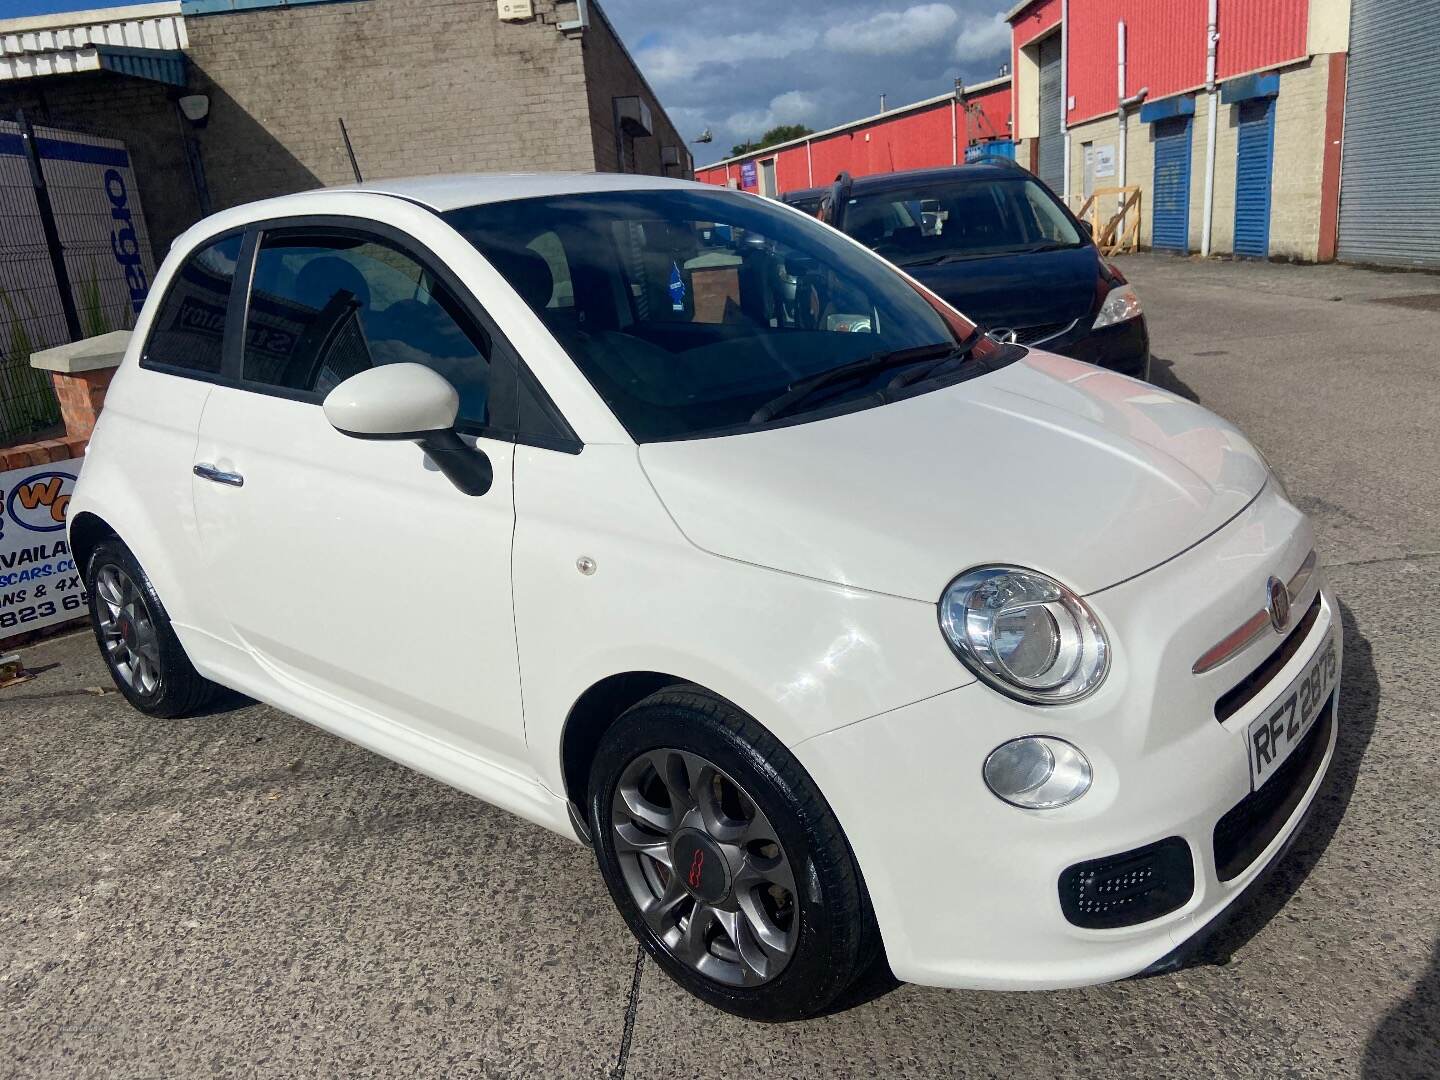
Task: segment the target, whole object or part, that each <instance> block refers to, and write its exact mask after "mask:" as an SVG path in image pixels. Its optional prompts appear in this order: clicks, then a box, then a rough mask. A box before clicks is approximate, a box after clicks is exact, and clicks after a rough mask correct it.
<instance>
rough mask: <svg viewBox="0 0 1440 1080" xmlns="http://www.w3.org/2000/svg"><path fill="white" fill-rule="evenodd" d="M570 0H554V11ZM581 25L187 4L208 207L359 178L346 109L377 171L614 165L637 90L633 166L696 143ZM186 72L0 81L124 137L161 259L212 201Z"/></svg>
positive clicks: (363, 6) (415, 0)
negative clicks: (622, 100) (192, 122)
mask: <svg viewBox="0 0 1440 1080" xmlns="http://www.w3.org/2000/svg"><path fill="white" fill-rule="evenodd" d="M557 6H558V8H559V10H558V11H557ZM590 10H591V27H590V29H589V30H588V31H587V32H585V33H584V34H573V33H572V34H564V33H561V32H560V31H559V30H557V29H556V23H557V22H564V21H568V20H571V19H573V18H574V17H575V14H576V11H575V4H574V2H573V0H535V13H536V14H535V18H533V19H530V20H527V21H525V22H520V23H506V22H501V21H500V20H499V19H498V18H497V16H496V6H495V4H494V2H493V0H358V2H354V3H334V4H313V5H299V6H294V7H272V8H259V9H250V10H241V11H232V12H226V13H223V14H215V15H191V16H187V18H186V30H187V32H188V35H189V39H190V43H189V46H188V47H187V49H186V54H187V56H188V57H189V60H190V81H191V87H190V89H191V90H192V91H193V92H197V93H205V94H209V95H210V99H211V104H210V118H209V121H208V123H207V125H206V126H205V127H204V128H202V129H200V130H198V131H197V132H195V138H196V139H197V141H198V143H199V145H200V147H201V152H202V156H203V160H204V166H205V174H206V179H207V181H208V185H209V189H210V196H211V202H212V207H213V209H216V210H219V209H223V208H225V207H228V206H234V205H238V204H239V203H243V202H248V201H250V200H252V199H259V198H265V197H267V196H272V195H279V194H285V193H289V192H293V191H302V190H306V189H309V188H315V187H321V186H324V185H328V184H344V183H350V182H352V181H353V179H354V175H353V173H352V171H351V168H350V161H349V158H348V156H347V155H346V152H345V144H344V141H343V139H342V137H341V134H340V125H339V119H340V118H341V117H343V118H344V119H345V123H346V126H347V127H348V129H349V132H350V139H351V142H352V143H353V145H354V148H355V155H356V157H357V159H358V160H359V163H360V168H361V170H362V172H363V174H364V176H365V177H366V178H367V179H378V178H382V177H387V176H413V175H417V174H432V173H445V172H467V171H468V172H493V171H550V170H578V171H590V170H594V169H597V168H598V169H601V170H613V169H615V168H616V156H615V134H614V125H613V113H612V105H611V101H612V99H613V98H614V97H616V96H624V95H630V94H638V95H640V96H642V97H644V98H645V100H646V101H647V103H648V104H649V106H650V109H651V112H652V114H653V116H654V121H655V128H656V133H655V136H654V137H651V138H642V139H636V140H629V141H627V154H629V153H633V154H634V160H633V162H627V164H630V165H631V168H632V169H635V168H637V167H638V171H641V172H649V173H661V172H662V171H663V172H669V173H670V174H671V175H679V174H680V172H681V170H678V169H676V168H674V167H672V168H670V169H668V170H662V168H661V165H660V152H661V147H662V146H671V145H673V146H678V147H681V148H682V149H683V148H684V146H685V143H684V140H683V139H682V138H681V137H680V136H679V134H678V133H677V132H676V131H675V129H674V127H673V126H672V125H671V123H670V121H669V119H668V118H667V117H666V116H665V113H664V111H663V110H662V109H661V107H660V103H659V101H658V100H657V99H656V98H655V96H654V93H653V92H652V91H651V90H650V88H649V87H648V86H647V85H646V84H645V81H644V79H643V77H642V76H641V75H640V73H639V71H638V70H637V69H636V68H635V65H634V62H633V61H632V60H631V58H630V56H629V54H628V53H627V52H626V51H625V47H624V45H623V44H622V43H621V42H620V40H619V38H618V37H617V35H616V34H615V32H614V30H613V28H612V27H611V26H610V24H609V23H608V22H607V21H606V19H605V16H604V14H603V12H601V11H600V9H599V7H598V5H597V4H595V3H593V2H592V4H591V8H590ZM174 93H175V90H174V88H172V87H167V86H164V85H161V84H159V83H154V82H148V81H145V80H140V79H132V78H127V77H125V76H121V75H116V74H113V73H110V72H96V73H93V74H84V75H65V76H53V77H47V78H39V79H32V80H24V81H23V82H19V83H15V84H6V85H3V86H0V114H3V115H8V114H10V113H13V111H14V110H15V108H16V107H17V106H23V107H24V108H25V109H26V111H27V113H29V114H30V117H31V119H32V120H33V121H35V122H36V123H46V124H53V125H55V126H57V127H68V128H74V129H78V130H82V131H91V132H94V133H96V134H104V135H109V136H111V137H115V138H121V139H124V140H125V142H126V144H127V146H128V147H129V148H130V153H131V157H132V158H133V160H134V164H135V171H136V177H137V180H138V183H139V187H140V198H141V201H142V204H143V206H144V208H145V214H146V219H147V221H148V223H149V226H150V234H151V241H152V247H153V249H154V255H155V256H156V260H155V261H156V262H157V263H158V262H159V261H160V259H161V258H163V256H164V254H165V252H166V251H167V250H168V249H169V247H170V243H171V241H172V240H173V239H174V238H175V237H176V236H177V235H178V234H179V233H180V232H182V231H184V229H186V228H188V227H189V226H190V225H191V224H193V223H194V222H195V221H196V220H198V219H199V217H200V205H199V201H198V199H197V197H196V195H195V192H194V189H193V185H192V182H191V179H190V173H189V167H188V165H187V163H186V158H185V150H184V145H183V142H182V136H181V129H180V126H179V123H180V122H179V120H178V118H177V117H176V114H175V108H174V105H173V104H172V103H171V100H170V99H171V98H172V97H173V96H174Z"/></svg>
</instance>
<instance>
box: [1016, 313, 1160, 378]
mask: <svg viewBox="0 0 1440 1080" xmlns="http://www.w3.org/2000/svg"><path fill="white" fill-rule="evenodd" d="M1035 347H1036V348H1039V349H1044V350H1045V351H1046V352H1053V353H1059V354H1060V355H1061V356H1068V357H1070V358H1071V359H1072V360H1083V361H1085V362H1086V363H1087V364H1094V365H1095V366H1096V367H1103V368H1109V369H1110V370H1111V371H1118V372H1120V374H1122V375H1130V376H1132V377H1134V378H1136V379H1146V380H1148V379H1149V378H1150V329H1149V327H1148V326H1147V325H1146V323H1145V316H1144V315H1140V316H1137V317H1136V318H1134V319H1127V320H1126V321H1125V322H1122V323H1116V324H1115V325H1113V326H1106V327H1104V328H1102V329H1100V330H1091V329H1090V328H1089V324H1088V322H1087V321H1086V320H1085V319H1081V320H1080V321H1079V322H1077V323H1076V324H1075V326H1074V327H1072V328H1071V329H1070V330H1069V331H1068V332H1066V333H1064V334H1061V335H1060V336H1059V337H1056V338H1053V339H1051V340H1049V341H1044V342H1039V343H1037V345H1036V346H1035Z"/></svg>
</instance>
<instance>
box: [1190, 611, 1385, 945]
mask: <svg viewBox="0 0 1440 1080" xmlns="http://www.w3.org/2000/svg"><path fill="white" fill-rule="evenodd" d="M1340 625H1341V630H1342V632H1343V634H1344V642H1345V657H1344V661H1343V664H1342V667H1341V683H1340V724H1339V732H1338V734H1337V735H1336V739H1335V756H1334V758H1333V759H1332V761H1331V764H1330V772H1329V775H1328V776H1327V777H1326V778H1325V782H1324V784H1323V786H1322V787H1321V788H1320V792H1319V794H1318V795H1316V797H1315V804H1314V806H1313V807H1312V809H1311V812H1310V816H1309V818H1308V819H1307V820H1306V822H1305V825H1304V826H1303V827H1302V829H1301V831H1300V835H1299V836H1297V837H1296V838H1295V842H1294V844H1293V845H1292V846H1291V848H1290V850H1289V852H1287V853H1286V854H1285V855H1284V856H1283V857H1282V858H1281V859H1280V861H1279V862H1278V863H1277V864H1276V865H1275V866H1274V867H1272V868H1271V869H1270V871H1269V872H1268V874H1267V876H1266V877H1265V879H1264V880H1263V881H1262V882H1261V883H1260V885H1259V886H1258V887H1257V888H1256V889H1255V890H1254V891H1253V894H1252V895H1250V896H1247V897H1245V898H1244V899H1243V900H1242V901H1240V903H1241V905H1242V906H1241V907H1239V908H1237V910H1236V911H1235V913H1234V914H1233V915H1232V916H1230V918H1229V919H1228V920H1227V921H1226V923H1225V924H1224V926H1222V927H1221V928H1220V929H1219V930H1218V931H1216V933H1215V935H1214V936H1213V937H1212V938H1211V939H1210V940H1209V941H1208V942H1207V943H1206V945H1205V947H1204V948H1203V949H1201V950H1200V952H1199V954H1198V955H1197V956H1196V957H1195V961H1194V964H1206V963H1209V964H1227V963H1229V962H1230V959H1231V958H1232V957H1233V956H1234V954H1235V953H1236V952H1238V951H1239V950H1240V949H1242V948H1244V947H1245V945H1246V944H1248V943H1249V941H1250V939H1251V938H1253V937H1254V936H1255V935H1256V934H1258V933H1259V932H1260V931H1261V930H1262V929H1263V928H1264V927H1265V925H1266V924H1267V923H1269V922H1270V920H1271V919H1273V918H1274V917H1275V915H1276V914H1277V913H1278V912H1279V911H1280V909H1281V908H1282V907H1284V906H1285V904H1286V903H1288V902H1289V900H1290V898H1291V897H1292V896H1294V895H1295V892H1296V890H1298V889H1299V888H1300V886H1301V884H1302V883H1303V882H1304V881H1305V879H1306V878H1307V877H1309V876H1310V872H1311V871H1312V870H1314V869H1315V866H1316V864H1317V863H1319V861H1320V857H1321V856H1322V855H1324V854H1325V849H1326V848H1327V847H1329V846H1330V841H1331V840H1332V839H1333V838H1334V836H1335V831H1336V829H1338V828H1339V826H1340V822H1341V820H1342V819H1343V818H1344V817H1345V809H1346V807H1348V806H1349V805H1350V797H1351V796H1352V795H1353V794H1354V792H1355V780H1356V777H1358V776H1359V774H1360V760H1361V758H1362V757H1364V755H1365V750H1366V747H1368V746H1369V745H1370V738H1371V736H1372V735H1373V734H1374V732H1375V720H1376V717H1377V715H1378V712H1379V704H1380V680H1379V678H1378V676H1377V675H1376V673H1375V663H1374V657H1373V655H1372V653H1371V649H1370V642H1369V641H1368V640H1367V639H1366V638H1365V635H1363V634H1362V633H1361V632H1360V628H1359V626H1358V625H1357V624H1356V622H1355V616H1354V613H1353V612H1352V611H1351V610H1350V608H1349V607H1348V606H1347V605H1346V604H1345V603H1344V602H1343V601H1341V602H1340ZM1188 966H1193V965H1188Z"/></svg>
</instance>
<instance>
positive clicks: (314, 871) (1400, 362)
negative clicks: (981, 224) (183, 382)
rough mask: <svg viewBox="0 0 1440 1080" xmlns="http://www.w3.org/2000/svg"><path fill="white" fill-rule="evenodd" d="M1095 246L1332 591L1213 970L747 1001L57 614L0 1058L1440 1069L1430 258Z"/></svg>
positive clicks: (541, 1065) (11, 826)
mask: <svg viewBox="0 0 1440 1080" xmlns="http://www.w3.org/2000/svg"><path fill="white" fill-rule="evenodd" d="M1122 265H1123V266H1124V269H1125V272H1126V273H1127V274H1129V275H1131V277H1132V279H1133V280H1134V282H1135V283H1136V285H1137V287H1138V288H1139V290H1140V292H1141V294H1142V296H1143V298H1144V301H1145V304H1146V307H1147V310H1148V312H1149V315H1150V320H1151V329H1152V332H1153V337H1154V342H1155V352H1156V356H1157V365H1156V370H1157V379H1158V381H1160V382H1162V383H1163V384H1165V385H1168V386H1170V387H1172V388H1174V389H1176V390H1178V391H1179V392H1181V393H1183V394H1186V395H1187V396H1190V397H1193V398H1195V399H1197V400H1199V401H1200V402H1202V403H1203V404H1205V405H1207V406H1209V407H1210V408H1212V409H1215V410H1216V411H1218V412H1220V413H1221V414H1223V415H1225V416H1227V417H1229V418H1230V419H1232V420H1234V421H1236V422H1237V423H1238V424H1239V425H1240V426H1241V427H1242V428H1244V429H1245V430H1246V431H1247V432H1248V433H1249V434H1250V435H1251V436H1252V437H1253V438H1254V440H1255V441H1256V443H1258V444H1259V446H1260V447H1261V448H1262V449H1263V451H1264V452H1265V454H1266V455H1267V457H1268V458H1269V459H1270V461H1271V462H1272V464H1273V465H1274V467H1275V468H1276V469H1277V470H1278V471H1279V472H1280V473H1281V474H1282V475H1283V476H1284V477H1285V479H1286V482H1287V484H1288V485H1289V489H1290V491H1291V493H1292V495H1293V496H1294V497H1295V498H1296V499H1297V501H1299V502H1300V504H1301V505H1302V506H1303V507H1305V509H1307V510H1308V511H1309V512H1310V513H1311V514H1312V515H1313V517H1314V520H1315V523H1316V525H1317V528H1318V532H1319V536H1320V545H1321V548H1320V549H1321V551H1322V553H1323V557H1324V561H1325V562H1326V563H1327V564H1328V566H1329V571H1328V572H1329V574H1330V577H1331V580H1332V581H1333V582H1334V585H1335V588H1336V590H1337V591H1338V593H1339V595H1340V597H1341V598H1342V602H1343V605H1344V616H1345V637H1346V653H1345V668H1344V680H1345V682H1344V685H1345V692H1344V693H1345V696H1344V705H1343V708H1342V710H1341V717H1340V722H1341V733H1340V744H1339V752H1338V755H1337V759H1336V762H1335V765H1334V768H1333V770H1332V773H1331V775H1330V778H1329V781H1328V785H1327V787H1326V789H1325V792H1324V794H1323V798H1322V804H1321V805H1320V807H1319V811H1318V813H1317V815H1316V816H1315V817H1314V818H1313V819H1312V821H1311V823H1310V824H1309V826H1308V827H1307V829H1306V831H1305V832H1304V834H1303V836H1302V837H1301V839H1300V841H1299V843H1298V845H1297V846H1296V847H1295V848H1294V849H1293V850H1292V852H1291V853H1290V854H1289V855H1288V857H1287V858H1286V859H1285V860H1284V862H1283V864H1282V865H1281V866H1280V869H1279V872H1278V873H1277V874H1276V875H1275V876H1274V877H1273V878H1272V879H1271V880H1270V882H1269V884H1268V887H1267V888H1266V889H1265V890H1264V891H1263V893H1261V894H1260V895H1258V896H1256V897H1255V898H1254V899H1253V900H1252V901H1251V902H1249V903H1248V905H1247V906H1246V908H1245V910H1244V911H1243V912H1242V914H1241V916H1240V918H1239V919H1238V920H1237V922H1236V923H1235V924H1234V925H1233V926H1232V927H1231V928H1230V929H1229V930H1228V931H1227V933H1226V934H1225V935H1224V937H1223V938H1222V939H1221V940H1220V941H1219V942H1218V943H1217V944H1216V945H1215V947H1214V948H1213V949H1212V952H1211V957H1210V959H1211V960H1212V961H1213V962H1211V963H1208V964H1206V965H1204V966H1199V967H1195V968H1192V969H1189V970H1186V971H1183V972H1181V973H1179V974H1176V975H1172V976H1168V977H1164V978H1158V979H1151V980H1147V981H1143V982H1128V983H1121V984H1117V985H1112V986H1103V987H1096V988H1093V989H1087V990H1073V991H1066V992H1062V993H1031V994H996V993H969V992H955V991H941V990H929V989H923V988H919V987H910V986H902V987H898V988H887V987H885V986H883V985H878V986H874V987H871V988H869V991H868V993H867V994H865V995H861V1000H859V1001H857V1002H856V1003H853V1004H852V1005H851V1007H849V1008H847V1009H845V1010H842V1011H839V1012H836V1013H834V1014H833V1015H830V1016H827V1017H825V1018H823V1019H819V1020H816V1021H813V1022H810V1023H803V1024H791V1025H784V1026H768V1027H767V1026H761V1025H756V1024H751V1023H747V1022H745V1021H741V1020H737V1019H734V1018H732V1017H728V1016H725V1015H722V1014H719V1013H716V1012H713V1011H711V1010H709V1009H707V1008H706V1007H704V1006H702V1005H700V1004H699V1003H698V1002H696V1001H694V1000H692V999H691V998H689V997H687V996H686V995H685V994H683V993H681V992H680V991H679V990H678V989H677V988H676V987H675V986H674V985H673V984H672V983H671V982H670V980H669V979H668V978H666V977H665V975H663V974H662V973H661V972H660V971H659V970H658V969H657V968H655V967H654V966H653V965H652V964H651V963H649V962H641V961H639V959H638V955H637V949H636V946H635V944H634V942H633V941H632V940H631V939H630V937H629V936H628V934H627V933H626V930H625V928H624V926H623V925H622V923H621V921H620V918H619V917H618V915H616V914H615V912H614V911H613V909H612V908H611V905H610V902H609V899H608V897H607V896H606V894H605V890H604V888H603V886H602V885H601V882H600V879H599V876H598V874H597V873H596V871H595V869H594V866H593V864H592V861H591V858H590V856H589V854H588V853H587V852H585V851H584V850H582V849H580V848H578V847H576V846H575V845H573V844H571V843H569V842H567V841H565V840H562V839H560V838H558V837H554V836H551V835H549V834H547V833H545V832H542V831H541V830H539V829H537V828H534V827H532V826H530V825H527V824H524V823H522V822H520V821H518V820H515V819H512V818H510V817H508V816H506V815H505V814H503V813H501V812H499V811H496V810H492V809H490V808H489V807H487V806H485V805H483V804H481V803H478V802H475V801H474V800H472V799H469V798H466V797H464V796H462V795H460V794H458V793H456V792H454V791H451V790H449V789H447V788H445V787H442V786H441V785H439V784H437V783H435V782H433V781H430V780H427V779H425V778H423V777H420V776H417V775H415V774H413V773H410V772H408V771H406V770H404V769H402V768H400V767H398V766H395V765H392V764H390V763H389V762H387V761H384V760H382V759H380V758H377V757H375V756H373V755H371V754H369V753H367V752H365V751H363V750H360V749H357V748H355V747H353V746H350V745H347V744H345V743H343V742H340V741H339V740H337V739H334V738H331V737H330V736H328V735H325V734H322V733H320V732H319V731H317V730H315V729H312V728H310V727H307V726H306V725H305V724H303V723H301V722H299V721H298V720H294V719H292V718H291V717H289V716H285V715H283V714H280V713H278V712H275V711H274V710H272V709H269V708H264V707H261V706H256V705H243V704H232V705H231V706H230V707H229V708H228V710H221V711H217V712H215V713H214V714H212V715H209V716H205V717H201V718H198V719H193V720H186V721H180V722H156V721H151V720H147V719H145V718H144V717H142V716H140V715H138V714H137V713H135V712H133V711H131V710H130V709H129V708H128V707H127V706H126V705H125V703H124V701H123V700H122V699H121V698H120V697H119V696H118V695H116V694H115V693H114V692H113V691H110V692H103V693H102V692H98V690H99V689H101V688H104V687H107V686H108V685H109V684H108V681H107V679H106V677H105V675H104V672H103V669H102V667H101V665H100V663H99V661H98V658H97V657H96V655H95V652H94V649H93V647H92V645H91V642H90V640H89V639H88V637H85V636H78V635H77V636H71V637H67V638H64V639H58V640H54V641H51V642H49V643H46V644H41V645H35V646H31V647H29V648H27V649H25V650H24V655H25V660H26V662H27V664H28V665H29V666H30V667H32V668H33V669H35V670H36V671H37V673H38V677H37V678H36V679H35V680H34V681H32V682H30V683H27V684H25V685H23V686H20V687H16V688H13V689H10V690H5V691H0V762H3V764H0V996H3V999H4V1009H3V1011H0V1076H4V1077H10V1076H14V1077H40V1076H44V1077H99V1076H106V1077H110V1076H114V1077H159V1076H194V1075H211V1074H215V1075H229V1076H247V1077H248V1076H286V1077H288V1076H326V1077H353V1076H367V1077H368V1076H375V1077H388V1076H403V1077H417V1076H427V1077H428V1076H445V1077H461V1076H496V1077H510V1076H530V1075H543V1076H547V1077H548V1076H584V1077H607V1076H621V1075H623V1076H626V1077H631V1078H636V1080H639V1078H656V1080H658V1078H662V1077H702V1076H703V1077H711V1076H730V1077H752V1076H755V1077H762V1076H763V1077H820V1076H846V1077H852V1076H853V1077H867V1078H868V1077H876V1076H883V1077H894V1076H908V1077H941V1076H947V1077H948V1076H962V1075H964V1076H1001V1075H1003V1076H1005V1077H1006V1078H1007V1080H1018V1078H1022V1077H1045V1078H1050V1077H1068V1076H1116V1077H1246V1076H1253V1077H1267V1078H1268V1077H1280V1076H1284V1077H1351V1076H1364V1077H1367V1078H1372V1080H1379V1078H1390V1077H1434V1076H1437V1075H1440V1049H1437V1040H1440V942H1437V933H1440V900H1437V897H1440V844H1437V837H1440V809H1437V800H1436V791H1437V778H1440V769H1437V764H1436V763H1437V758H1440V729H1437V721H1440V716H1437V712H1440V706H1437V700H1440V676H1437V670H1440V648H1437V645H1436V642H1437V640H1440V588H1437V586H1436V575H1437V574H1440V434H1437V425H1440V347H1437V345H1436V342H1437V340H1440V304H1437V303H1436V300H1437V299H1440V277H1426V276H1420V275H1404V274H1379V273H1371V272H1366V271H1359V270H1353V269H1345V268H1336V267H1324V268H1296V267H1288V266H1256V265H1245V264H1232V263H1211V264H1197V263H1195V262H1190V261H1184V260H1176V259H1169V258H1164V257H1135V258H1131V259H1126V260H1124V261H1123V263H1122ZM1396 296H1409V297H1420V299H1418V300H1409V301H1406V302H1404V303H1402V304H1399V305H1396V304H1391V303H1387V302H1385V301H1387V300H1389V299H1390V298H1393V297H1396ZM1427 297H1428V299H1427ZM976 869H977V872H983V868H979V867H977V868H976ZM958 917H963V913H958ZM866 998H868V1000H867V999H866Z"/></svg>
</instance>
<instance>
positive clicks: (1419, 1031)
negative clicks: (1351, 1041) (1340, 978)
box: [1360, 941, 1440, 1080]
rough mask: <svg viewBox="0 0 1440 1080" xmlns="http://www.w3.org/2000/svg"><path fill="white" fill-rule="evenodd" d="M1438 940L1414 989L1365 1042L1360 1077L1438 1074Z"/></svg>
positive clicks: (1408, 1079)
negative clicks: (1427, 965) (1428, 964)
mask: <svg viewBox="0 0 1440 1080" xmlns="http://www.w3.org/2000/svg"><path fill="white" fill-rule="evenodd" d="M1436 1032H1440V941H1436V942H1435V949H1434V951H1433V952H1432V953H1431V955H1430V967H1429V970H1427V971H1426V972H1425V974H1424V976H1422V977H1421V979H1420V981H1419V983H1417V984H1416V986H1415V989H1414V990H1413V991H1412V992H1411V993H1410V996H1409V997H1407V998H1406V999H1405V1000H1404V1001H1402V1002H1400V1004H1398V1005H1396V1006H1395V1008H1393V1009H1391V1010H1390V1012H1388V1013H1387V1014H1386V1015H1385V1019H1383V1020H1381V1021H1380V1023H1379V1025H1378V1026H1377V1027H1376V1028H1375V1033H1374V1034H1373V1035H1371V1036H1370V1041H1369V1042H1368V1043H1367V1044H1366V1045H1365V1058H1364V1061H1363V1062H1362V1064H1361V1068H1360V1075H1361V1076H1362V1077H1364V1080H1402V1078H1403V1080H1412V1078H1413V1080H1423V1078H1426V1077H1433V1076H1435V1075H1436V1074H1437V1073H1440V1046H1437V1042H1436Z"/></svg>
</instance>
